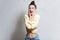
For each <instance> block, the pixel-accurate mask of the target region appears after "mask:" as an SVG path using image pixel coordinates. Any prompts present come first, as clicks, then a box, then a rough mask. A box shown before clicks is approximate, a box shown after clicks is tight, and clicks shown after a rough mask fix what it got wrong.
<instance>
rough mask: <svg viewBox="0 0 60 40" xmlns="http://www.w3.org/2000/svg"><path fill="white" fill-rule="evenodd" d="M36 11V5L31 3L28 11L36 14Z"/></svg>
mask: <svg viewBox="0 0 60 40" xmlns="http://www.w3.org/2000/svg"><path fill="white" fill-rule="evenodd" d="M35 11H36V8H35V6H34V5H30V6H29V9H28V12H29V13H30V14H34V12H35Z"/></svg>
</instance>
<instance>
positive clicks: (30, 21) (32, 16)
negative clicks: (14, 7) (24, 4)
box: [24, 1, 40, 40]
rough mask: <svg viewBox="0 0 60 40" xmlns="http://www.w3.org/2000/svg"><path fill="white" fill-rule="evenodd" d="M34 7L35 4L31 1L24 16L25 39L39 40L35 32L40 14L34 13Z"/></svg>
mask: <svg viewBox="0 0 60 40" xmlns="http://www.w3.org/2000/svg"><path fill="white" fill-rule="evenodd" d="M36 9H37V7H36V4H35V2H34V1H32V2H31V3H30V4H29V7H28V13H27V14H25V16H24V20H25V25H26V31H27V34H26V37H25V40H40V39H39V36H38V34H37V24H38V21H39V19H40V16H39V15H38V14H36Z"/></svg>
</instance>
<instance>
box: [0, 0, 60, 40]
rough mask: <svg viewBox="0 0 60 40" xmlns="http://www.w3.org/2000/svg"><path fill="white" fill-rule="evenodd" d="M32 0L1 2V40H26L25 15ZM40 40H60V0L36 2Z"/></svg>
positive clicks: (3, 0) (4, 0)
mask: <svg viewBox="0 0 60 40" xmlns="http://www.w3.org/2000/svg"><path fill="white" fill-rule="evenodd" d="M31 1H32V0H0V40H24V38H25V34H26V29H25V24H24V15H25V14H26V13H27V11H28V5H29V3H30V2H31ZM35 2H36V5H37V14H39V15H40V20H39V23H38V25H37V27H38V31H37V33H38V35H39V36H40V40H60V0H35Z"/></svg>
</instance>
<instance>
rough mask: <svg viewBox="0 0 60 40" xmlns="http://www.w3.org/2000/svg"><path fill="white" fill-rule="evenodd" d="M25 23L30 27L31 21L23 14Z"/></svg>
mask: <svg viewBox="0 0 60 40" xmlns="http://www.w3.org/2000/svg"><path fill="white" fill-rule="evenodd" d="M24 21H25V25H26V27H27V28H28V29H31V22H30V21H29V19H28V17H27V15H25V16H24Z"/></svg>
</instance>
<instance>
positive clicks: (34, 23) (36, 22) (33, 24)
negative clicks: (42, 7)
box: [31, 15, 40, 28]
mask: <svg viewBox="0 0 60 40" xmlns="http://www.w3.org/2000/svg"><path fill="white" fill-rule="evenodd" d="M39 19H40V16H39V15H37V17H36V19H35V21H33V22H32V23H31V26H32V28H35V27H36V26H37V24H38V21H39Z"/></svg>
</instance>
